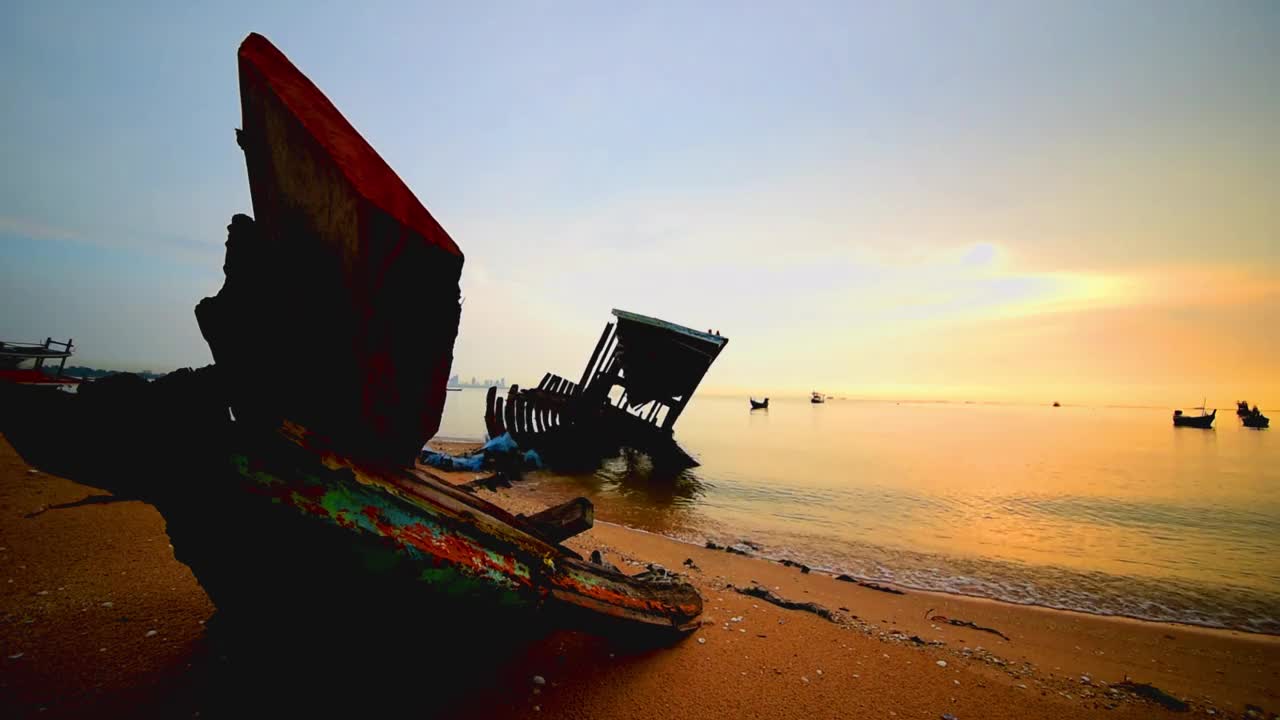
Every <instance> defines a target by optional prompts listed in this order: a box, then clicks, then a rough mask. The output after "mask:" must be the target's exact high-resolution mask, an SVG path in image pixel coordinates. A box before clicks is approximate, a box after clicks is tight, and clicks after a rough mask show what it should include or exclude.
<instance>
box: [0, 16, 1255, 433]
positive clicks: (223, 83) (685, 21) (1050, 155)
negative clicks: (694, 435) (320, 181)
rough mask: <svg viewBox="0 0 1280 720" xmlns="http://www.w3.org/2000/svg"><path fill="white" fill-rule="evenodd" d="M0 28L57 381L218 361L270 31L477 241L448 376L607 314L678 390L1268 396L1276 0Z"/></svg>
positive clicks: (28, 281) (19, 245) (16, 328)
mask: <svg viewBox="0 0 1280 720" xmlns="http://www.w3.org/2000/svg"><path fill="white" fill-rule="evenodd" d="M6 10H7V12H6V20H7V21H8V22H6V23H5V24H4V25H3V27H0V37H2V38H3V40H4V42H3V43H0V63H3V67H4V68H5V72H4V73H3V74H0V90H2V91H3V92H4V93H5V95H6V96H7V97H9V98H14V99H19V100H15V101H14V103H13V108H12V111H11V112H7V113H5V114H4V115H3V118H2V119H0V123H3V125H2V127H0V130H2V132H0V156H2V157H4V158H5V164H4V167H5V170H4V172H3V174H2V175H0V338H3V339H13V340H33V339H43V338H44V337H46V336H50V335H52V336H56V337H58V338H66V337H68V336H70V337H74V338H75V340H76V343H77V346H78V352H77V355H76V357H75V362H76V363H77V364H81V365H88V366H96V367H117V368H122V369H142V368H149V369H152V370H156V371H160V370H165V369H171V368H175V367H182V366H200V365H204V364H207V363H209V362H211V357H210V355H209V352H208V349H207V347H206V346H205V344H204V342H203V339H202V338H201V336H200V332H199V329H198V327H197V326H196V323H195V319H194V315H193V308H194V306H195V304H196V303H197V302H198V301H199V299H200V298H202V297H205V296H209V295H212V294H214V293H216V292H217V290H218V288H219V287H220V285H221V283H222V275H221V266H222V253H223V243H224V241H225V226H226V225H227V223H228V221H229V219H230V217H231V215H232V214H233V213H237V212H248V213H251V212H252V203H251V201H250V198H249V195H248V187H247V182H246V177H245V169H244V159H243V156H242V154H241V153H240V151H239V149H238V148H237V146H236V144H235V139H234V132H233V131H234V129H235V128H236V127H238V126H239V124H240V109H239V92H238V86H237V76H236V63H235V52H236V48H237V46H238V45H239V43H240V41H241V40H242V39H243V38H244V37H245V35H246V34H248V33H249V32H250V31H257V32H261V33H263V34H265V35H266V36H268V37H269V38H271V40H272V41H273V42H274V43H276V44H277V45H278V46H279V47H280V48H281V49H282V50H283V51H284V52H285V53H287V54H288V55H289V56H290V58H292V60H293V61H294V62H296V63H297V64H298V66H299V67H300V68H301V69H302V70H303V71H304V72H305V73H307V74H308V75H309V76H310V77H311V78H312V79H313V80H314V81H315V82H316V84H317V85H318V86H319V87H320V88H321V89H322V90H323V91H324V92H325V93H326V94H327V95H328V96H329V97H330V98H331V99H332V100H333V101H334V103H335V105H336V106H337V107H338V108H339V109H340V110H341V111H342V112H343V113H344V114H345V115H346V117H347V118H348V119H350V120H351V122H352V123H353V125H354V126H355V127H356V128H357V129H359V131H360V132H361V133H362V134H363V135H364V136H365V137H366V138H367V139H368V140H369V141H370V143H371V144H372V145H373V146H374V147H375V148H377V150H378V151H379V152H380V153H381V154H382V156H383V157H384V158H385V159H386V160H387V161H388V163H389V164H390V165H391V166H392V167H393V168H394V169H395V170H396V172H397V173H398V174H399V175H400V176H401V177H402V178H403V179H404V180H405V181H406V183H407V184H408V185H409V187H410V188H412V189H413V191H414V192H415V193H416V194H417V195H418V197H420V198H421V199H422V200H423V202H424V204H425V205H426V206H427V207H428V208H429V209H430V210H431V212H432V213H433V214H434V215H435V217H436V218H437V219H438V220H439V221H440V222H441V224H442V225H443V226H444V227H445V228H446V229H447V230H448V231H449V233H450V234H451V235H452V237H453V238H454V239H455V240H456V241H457V243H458V245H459V246H460V247H461V248H462V250H463V252H464V253H465V254H466V264H465V266H464V269H463V278H462V292H463V295H464V297H465V303H464V305H463V309H462V320H461V327H460V331H459V335H458V339H457V343H456V345H455V349H454V356H455V365H456V366H457V367H458V368H466V369H467V371H468V373H467V374H468V375H469V374H471V373H474V374H475V375H476V376H477V378H479V377H483V376H489V377H494V376H498V375H503V374H505V375H506V376H507V377H508V378H513V379H515V378H518V379H524V380H525V381H526V382H528V381H532V382H535V383H536V382H537V380H538V379H539V378H540V377H541V376H542V373H543V372H545V371H547V370H550V371H553V372H559V373H561V374H568V375H572V374H574V373H575V371H580V369H581V367H582V365H583V362H584V360H585V359H586V357H587V356H588V355H589V354H590V351H591V348H592V347H593V345H594V343H595V341H596V338H597V337H598V334H599V331H600V327H601V326H602V325H603V323H604V322H605V321H607V320H608V319H609V311H610V309H611V308H615V307H617V308H623V309H628V310H634V311H637V312H641V313H644V314H646V315H651V316H656V317H661V318H663V319H667V320H670V321H672V322H676V323H680V324H682V325H687V326H689V327H694V328H715V329H718V330H719V331H720V332H721V333H723V334H724V335H725V336H726V337H728V338H730V340H731V342H730V344H729V346H728V347H727V348H726V350H725V352H724V353H723V354H722V355H721V356H720V358H719V359H718V361H717V362H716V364H715V365H714V366H713V367H712V368H711V370H710V372H709V373H708V375H707V377H706V379H705V381H704V383H703V386H702V388H701V390H700V392H711V393H724V394H742V395H750V394H757V395H759V394H765V393H767V394H770V395H774V396H778V397H781V396H783V395H803V394H804V393H807V392H809V391H810V390H814V389H819V390H823V391H825V392H829V393H833V394H838V395H849V396H854V395H857V396H861V397H884V398H901V399H913V398H920V399H958V400H963V399H983V400H997V401H1003V400H1018V401H1028V402H1038V401H1041V400H1044V401H1050V400H1060V401H1062V402H1064V403H1067V402H1071V403H1101V404H1106V403H1118V404H1145V405H1170V406H1186V405H1189V404H1191V403H1193V402H1197V401H1198V400H1199V399H1200V398H1201V397H1205V396H1208V397H1209V398H1211V399H1212V398H1237V397H1239V398H1244V397H1248V398H1249V399H1250V401H1257V402H1259V403H1261V404H1262V406H1263V407H1264V408H1266V407H1271V406H1274V405H1275V404H1280V333H1277V332H1274V331H1273V330H1271V328H1275V327H1280V142H1277V141H1276V128H1277V127H1280V85H1278V84H1277V83H1276V72H1275V68H1276V67H1280V43H1277V42H1276V38H1277V37H1280V4H1277V3H1267V2H1241V3H1226V4H1222V3H1199V2H1190V1H1186V2H1184V1H1181V0H1170V1H1165V2H1156V1H1154V0H1153V1H1150V2H1122V3H1114V2H1101V1H1091V0H1083V1H1081V2H1072V3H1063V4H1057V5H1045V4H1039V3H1035V4H1033V3H1019V2H1012V1H1008V2H1002V1H1000V0H996V1H994V2H992V1H985V2H972V3H966V2H958V3H943V4H932V3H926V4H920V5H912V4H885V5H879V4H871V5H862V4H857V3H843V2H834V1H832V2H806V3H781V2H777V3H759V4H751V5H747V6H744V5H742V4H740V3H725V4H721V3H717V2H707V3H693V4H687V3H652V4H649V3H646V4H642V5H638V6H626V7H621V6H603V5H599V4H595V3H575V2H566V3H558V4H555V5H552V6H531V5H527V4H524V3H498V4H496V5H492V6H484V7H480V6H469V5H458V6H447V5H446V6H429V5H423V4H419V3H408V2H404V3H396V2H390V3H386V4H378V5H376V6H372V7H369V8H362V10H361V12H359V13H352V12H350V10H349V8H346V7H338V6H335V7H331V8H328V7H317V6H315V5H314V4H311V3H302V2H282V3H234V2H233V3H231V4H230V5H228V4H219V5H217V6H211V5H210V6H199V5H192V6H187V5H174V4H163V3H153V4H142V3H139V4H110V5H107V4H102V5H93V4H61V3H35V2H16V3H11V4H10V5H9V6H7V7H6ZM302 16H305V17H306V18H307V22H304V23H300V22H298V21H297V19H298V18H299V17H302ZM430 323H431V318H429V317H424V318H423V331H424V332H429V331H430ZM304 360H305V359H304Z"/></svg>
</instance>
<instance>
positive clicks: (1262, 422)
mask: <svg viewBox="0 0 1280 720" xmlns="http://www.w3.org/2000/svg"><path fill="white" fill-rule="evenodd" d="M1240 422H1241V424H1243V425H1244V426H1245V427H1248V428H1255V429H1258V430H1261V429H1263V428H1267V427H1270V426H1271V418H1269V417H1267V416H1266V415H1246V416H1244V417H1242V418H1240Z"/></svg>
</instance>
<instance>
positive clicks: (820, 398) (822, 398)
mask: <svg viewBox="0 0 1280 720" xmlns="http://www.w3.org/2000/svg"><path fill="white" fill-rule="evenodd" d="M826 401H827V396H826V395H823V394H822V393H820V392H815V393H813V394H812V395H810V396H809V402H811V403H813V404H814V405H821V404H822V403H824V402H826Z"/></svg>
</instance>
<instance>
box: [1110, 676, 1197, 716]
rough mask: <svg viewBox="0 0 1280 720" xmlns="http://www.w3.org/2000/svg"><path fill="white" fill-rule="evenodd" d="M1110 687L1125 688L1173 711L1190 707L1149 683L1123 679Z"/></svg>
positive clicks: (1181, 710)
mask: <svg viewBox="0 0 1280 720" xmlns="http://www.w3.org/2000/svg"><path fill="white" fill-rule="evenodd" d="M1112 687H1114V688H1118V689H1120V690H1125V691H1128V692H1131V693H1133V694H1134V695H1137V696H1138V697H1141V698H1145V699H1147V700H1151V701H1153V702H1155V703H1158V704H1159V705H1161V706H1163V707H1164V708H1165V709H1167V710H1172V711H1174V712H1187V711H1188V710H1190V709H1191V706H1190V705H1188V704H1187V703H1185V702H1183V701H1182V700H1179V699H1178V698H1176V697H1174V696H1172V695H1170V694H1169V693H1167V692H1165V691H1163V690H1161V689H1160V688H1158V687H1156V686H1155V685H1152V684H1150V683H1140V682H1133V681H1132V680H1129V679H1125V680H1124V681H1123V682H1118V683H1115V684H1114V685H1112Z"/></svg>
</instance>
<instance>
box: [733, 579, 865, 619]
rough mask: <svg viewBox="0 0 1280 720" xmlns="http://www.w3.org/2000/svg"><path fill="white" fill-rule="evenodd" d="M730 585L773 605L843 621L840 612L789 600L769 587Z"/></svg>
mask: <svg viewBox="0 0 1280 720" xmlns="http://www.w3.org/2000/svg"><path fill="white" fill-rule="evenodd" d="M728 587H729V589H730V590H733V591H734V592H736V593H739V594H742V595H750V596H751V597H754V598H760V599H761V600H764V601H765V602H767V603H771V604H773V605H777V606H778V607H780V608H786V609H787V610H799V611H801V612H808V613H813V614H814V615H817V616H818V617H820V618H822V619H823V620H827V621H830V622H833V623H839V622H840V621H841V617H840V615H839V614H838V613H835V612H832V611H831V610H828V609H827V608H825V607H823V606H821V605H819V604H817V603H812V602H798V601H795V600H788V599H786V598H784V597H782V596H781V595H778V594H777V593H775V592H774V591H772V590H770V589H768V588H763V587H760V586H759V585H753V586H751V587H748V588H740V587H737V586H735V585H729V586H728Z"/></svg>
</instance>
